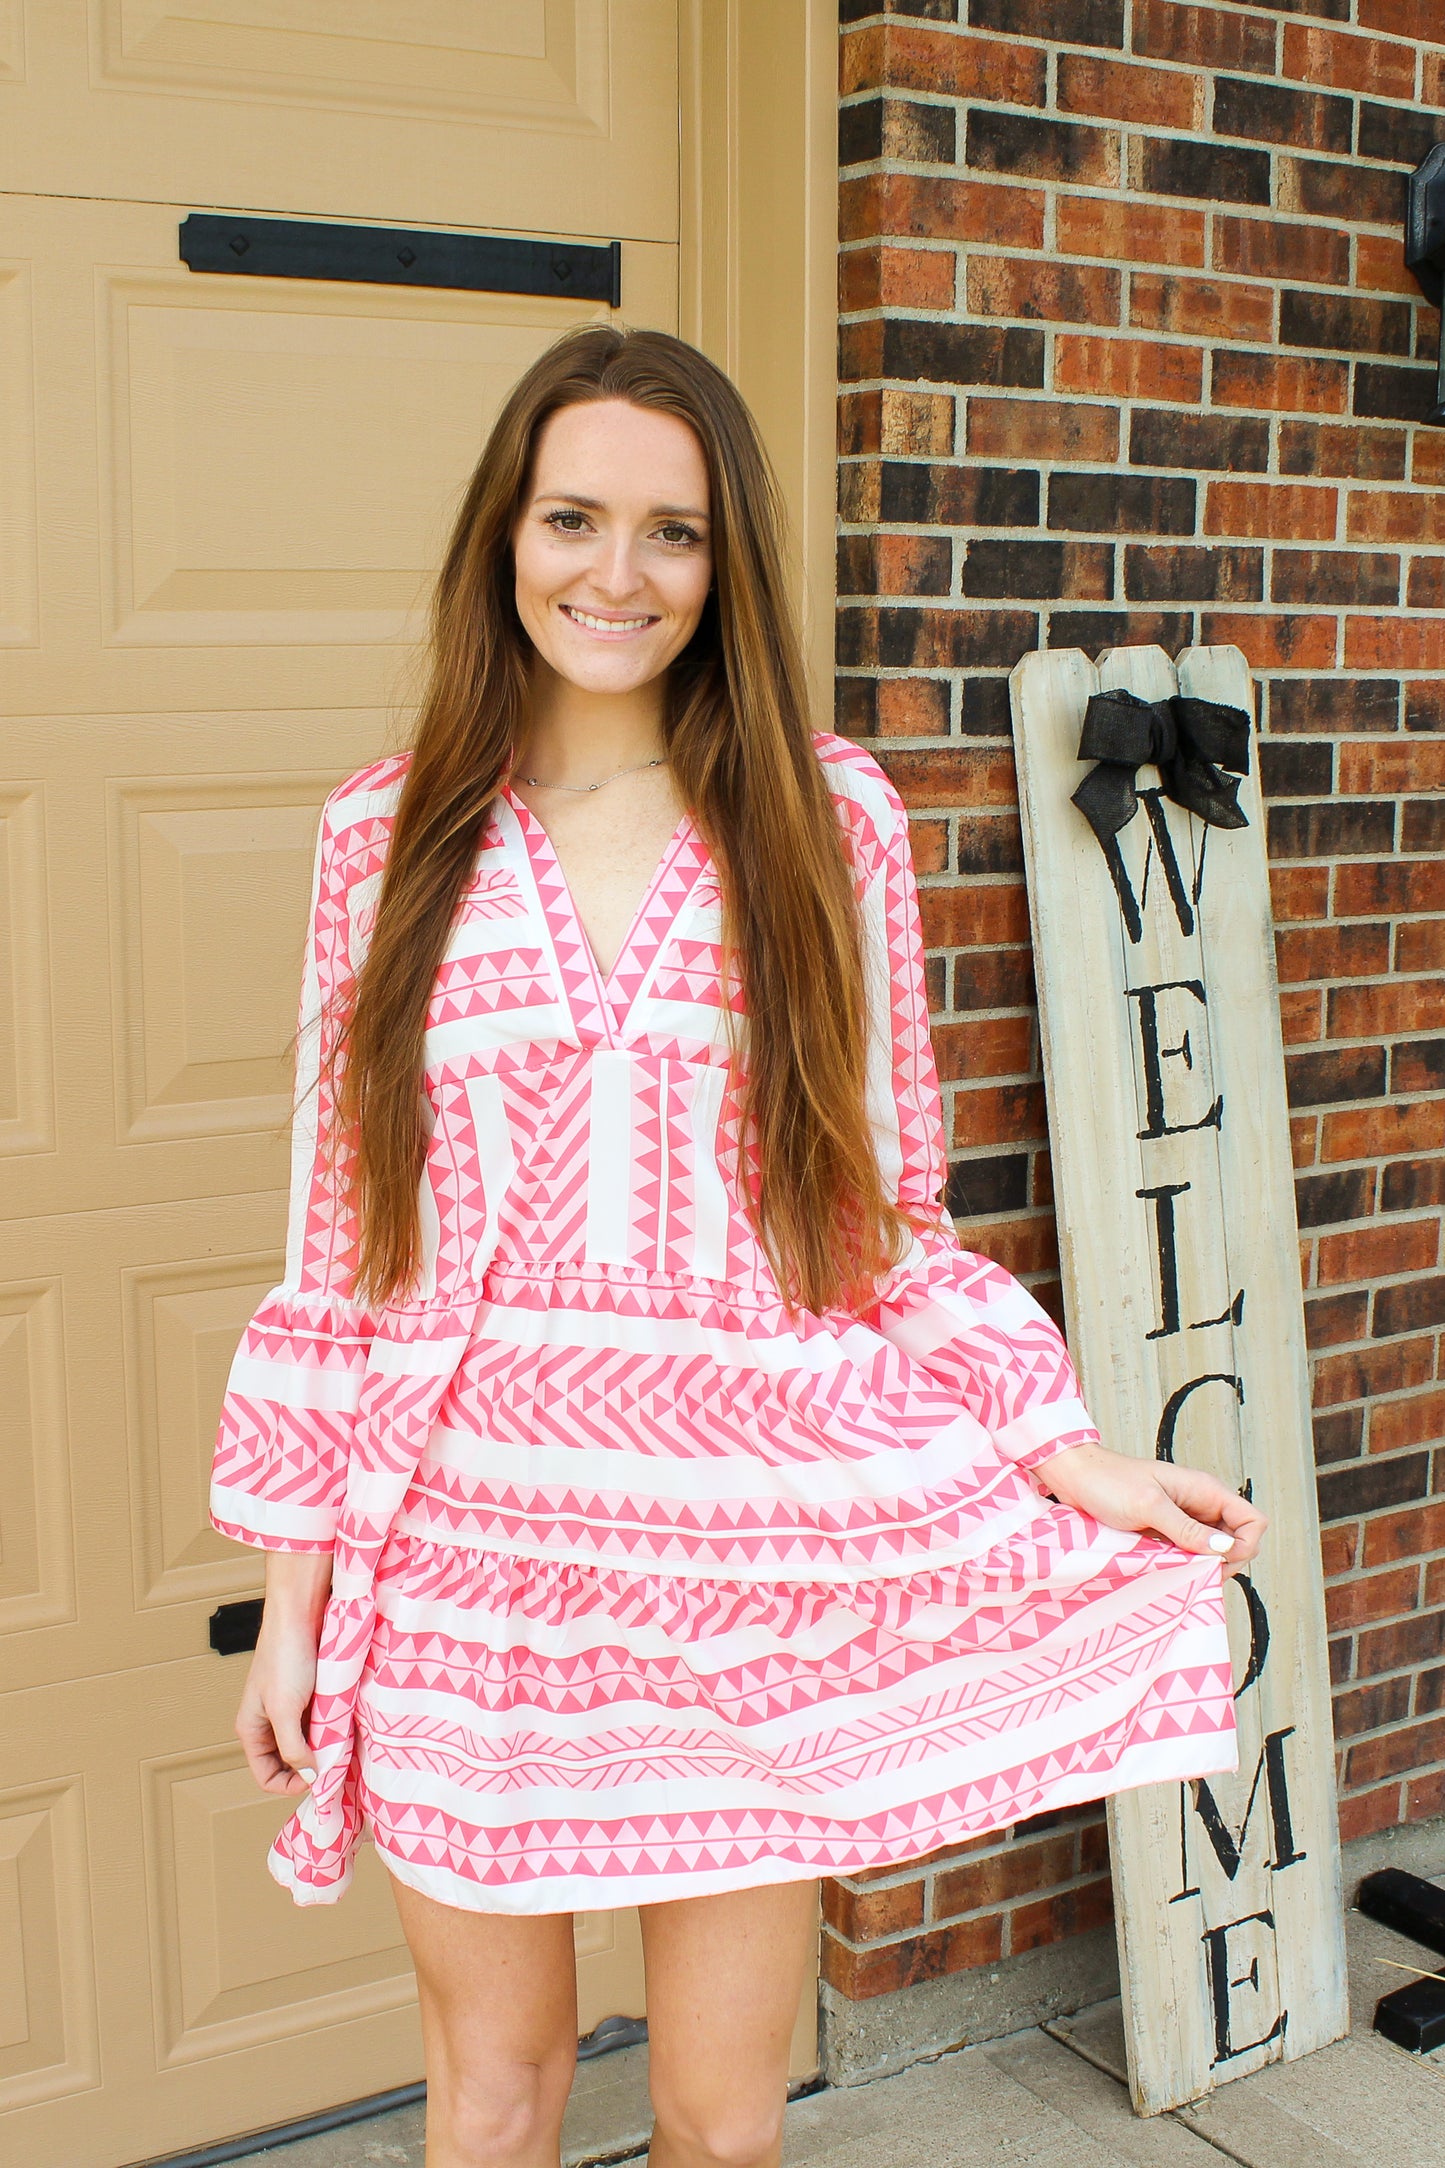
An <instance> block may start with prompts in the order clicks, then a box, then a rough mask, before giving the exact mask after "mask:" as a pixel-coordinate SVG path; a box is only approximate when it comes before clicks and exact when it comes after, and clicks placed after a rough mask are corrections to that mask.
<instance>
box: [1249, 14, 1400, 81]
mask: <svg viewBox="0 0 1445 2168" xmlns="http://www.w3.org/2000/svg"><path fill="white" fill-rule="evenodd" d="M1281 73H1282V74H1284V75H1287V76H1292V77H1293V79H1294V81H1295V82H1297V83H1308V84H1310V85H1312V86H1313V85H1315V84H1320V83H1326V84H1328V85H1330V87H1331V88H1332V89H1334V90H1369V91H1374V92H1375V93H1376V94H1377V95H1378V96H1380V97H1382V98H1413V97H1414V95H1415V53H1414V48H1413V47H1411V46H1408V45H1393V44H1390V43H1388V42H1387V41H1385V40H1384V39H1381V38H1354V37H1351V36H1350V35H1349V33H1348V32H1347V31H1342V30H1324V29H1316V28H1314V27H1313V26H1310V25H1306V24H1304V23H1286V24H1285V31H1284V66H1283V69H1282V70H1281Z"/></svg>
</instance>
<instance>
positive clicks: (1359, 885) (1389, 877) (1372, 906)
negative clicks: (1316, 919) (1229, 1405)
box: [1335, 858, 1445, 967]
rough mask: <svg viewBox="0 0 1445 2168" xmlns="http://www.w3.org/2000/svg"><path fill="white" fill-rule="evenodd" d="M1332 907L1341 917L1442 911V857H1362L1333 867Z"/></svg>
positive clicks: (1444, 872) (1444, 865) (1444, 899)
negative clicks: (1379, 859)
mask: <svg viewBox="0 0 1445 2168" xmlns="http://www.w3.org/2000/svg"><path fill="white" fill-rule="evenodd" d="M1335 909H1336V911H1337V912H1338V913H1339V915H1340V917H1341V918H1367V917H1371V916H1373V915H1374V914H1375V913H1377V912H1379V913H1387V914H1390V915H1392V916H1393V915H1394V914H1395V913H1398V912H1425V911H1445V859H1441V858H1394V859H1386V860H1385V861H1384V862H1383V863H1370V862H1367V861H1366V860H1363V859H1361V860H1358V861H1356V862H1355V863H1354V864H1349V865H1340V866H1336V868H1335ZM1401 931H1402V932H1403V931H1404V929H1403V928H1402V929H1401ZM1399 964H1400V959H1399V958H1398V957H1397V958H1396V965H1397V967H1398V966H1399Z"/></svg>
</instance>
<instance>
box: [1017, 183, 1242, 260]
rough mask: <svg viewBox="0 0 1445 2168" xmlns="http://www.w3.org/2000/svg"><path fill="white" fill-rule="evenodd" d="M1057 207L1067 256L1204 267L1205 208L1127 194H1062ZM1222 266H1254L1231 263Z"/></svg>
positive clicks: (1061, 242) (1060, 241) (1061, 246)
mask: <svg viewBox="0 0 1445 2168" xmlns="http://www.w3.org/2000/svg"><path fill="white" fill-rule="evenodd" d="M1056 208H1057V217H1058V225H1057V232H1058V240H1057V243H1056V246H1057V248H1058V250H1059V253H1060V254H1061V255H1063V256H1108V257H1111V258H1113V257H1117V258H1121V259H1122V260H1123V261H1125V262H1127V263H1149V264H1158V263H1167V264H1178V265H1186V266H1187V265H1191V264H1193V265H1196V266H1200V267H1202V266H1203V263H1204V213H1203V211H1184V210H1178V209H1175V208H1173V207H1171V206H1170V205H1167V204H1162V203H1141V202H1139V201H1138V200H1137V198H1129V197H1124V196H1060V197H1059V199H1058V203H1057V206H1056ZM1222 268H1224V269H1226V270H1234V269H1236V268H1238V269H1240V270H1244V269H1247V268H1249V267H1248V266H1246V265H1243V264H1241V265H1239V266H1237V267H1236V266H1235V265H1232V264H1229V265H1224V266H1222Z"/></svg>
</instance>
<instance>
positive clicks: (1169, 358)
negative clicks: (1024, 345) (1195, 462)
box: [1054, 332, 1333, 531]
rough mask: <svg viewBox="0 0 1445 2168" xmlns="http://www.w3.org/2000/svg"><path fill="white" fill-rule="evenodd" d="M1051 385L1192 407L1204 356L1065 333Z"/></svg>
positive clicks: (1191, 349)
mask: <svg viewBox="0 0 1445 2168" xmlns="http://www.w3.org/2000/svg"><path fill="white" fill-rule="evenodd" d="M1054 384H1055V386H1056V388H1057V389H1058V390H1060V391H1092V392H1098V393H1101V394H1103V395H1104V396H1106V397H1113V398H1119V399H1162V400H1167V401H1173V402H1179V403H1181V404H1185V405H1194V404H1196V403H1197V402H1198V400H1199V399H1200V397H1201V396H1202V392H1203V385H1204V355H1203V352H1202V351H1201V349H1200V348H1199V347H1197V346H1160V345H1158V344H1156V342H1155V341H1154V340H1152V339H1101V338H1093V337H1090V336H1089V335H1088V334H1086V333H1068V332H1065V333H1061V334H1060V336H1059V337H1058V338H1056V339H1055V341H1054ZM1330 494H1333V492H1331V493H1330ZM1331 531H1333V530H1331Z"/></svg>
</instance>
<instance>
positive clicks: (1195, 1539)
mask: <svg viewBox="0 0 1445 2168" xmlns="http://www.w3.org/2000/svg"><path fill="white" fill-rule="evenodd" d="M875 774H876V775H877V780H878V783H879V785H880V786H881V791H880V797H881V799H882V800H883V803H882V804H881V805H880V807H879V810H878V813H877V815H876V817H875V818H876V825H875V822H874V821H870V823H869V825H870V827H871V828H872V829H873V832H872V833H871V834H870V835H869V836H868V837H867V838H866V839H860V842H859V846H858V848H857V859H858V861H859V863H860V866H861V868H862V869H863V870H865V871H866V879H865V880H864V882H863V884H862V894H861V898H860V901H861V908H862V915H863V930H864V941H865V945H866V949H867V952H868V963H869V980H870V1009H871V1012H872V1016H873V1023H874V1034H873V1036H874V1059H873V1062H872V1063H871V1065H870V1068H871V1076H872V1085H871V1089H870V1111H871V1113H872V1116H873V1125H874V1131H875V1135H876V1136H877V1138H878V1141H879V1159H880V1164H881V1165H882V1167H883V1169H884V1173H885V1176H886V1178H887V1179H888V1183H889V1187H890V1189H891V1190H892V1192H893V1194H894V1195H895V1197H896V1198H897V1201H898V1202H899V1203H900V1204H901V1205H902V1206H903V1207H904V1208H905V1209H906V1210H907V1211H909V1212H910V1214H912V1215H913V1216H914V1217H915V1218H916V1219H917V1220H918V1221H919V1222H920V1223H921V1225H920V1232H919V1235H918V1239H917V1241H916V1242H915V1245H914V1248H913V1251H912V1254H911V1255H910V1256H909V1257H908V1258H905V1259H904V1260H903V1262H902V1263H901V1264H900V1265H899V1266H898V1267H896V1268H895V1271H894V1272H893V1273H892V1274H891V1275H890V1276H889V1278H888V1280H887V1281H885V1282H884V1284H883V1286H882V1288H881V1289H880V1300H879V1304H878V1308H877V1311H876V1313H875V1314H874V1317H873V1322H874V1323H876V1325H877V1327H878V1329H879V1330H880V1331H882V1332H883V1333H884V1334H885V1335H886V1336H887V1337H888V1338H889V1339H892V1340H894V1341H896V1342H897V1343H898V1345H899V1346H901V1347H902V1348H903V1349H904V1350H905V1351H906V1352H907V1353H908V1354H909V1355H910V1356H911V1357H913V1359H914V1360H915V1361H917V1362H919V1363H920V1364H921V1365H922V1366H923V1367H924V1368H925V1369H926V1370H928V1371H929V1372H930V1373H931V1374H932V1375H933V1376H934V1377H936V1378H937V1379H938V1380H939V1382H940V1383H941V1384H943V1385H945V1386H946V1387H948V1389H949V1390H951V1391H953V1392H956V1393H957V1394H958V1396H959V1398H960V1400H961V1401H962V1402H963V1404H964V1405H965V1406H966V1407H967V1408H968V1409H969V1411H970V1413H971V1414H973V1415H975V1416H976V1417H977V1418H978V1420H979V1421H980V1422H981V1423H983V1425H984V1426H985V1428H986V1429H987V1430H988V1431H989V1432H990V1434H991V1436H992V1437H993V1438H994V1440H995V1442H996V1444H998V1445H999V1447H1000V1448H1001V1449H1002V1450H1003V1451H1004V1452H1005V1453H1007V1454H1008V1456H1009V1457H1010V1458H1011V1459H1013V1460H1015V1461H1017V1462H1018V1463H1019V1464H1020V1465H1021V1466H1024V1467H1027V1468H1029V1469H1031V1470H1032V1471H1033V1472H1034V1475H1035V1477H1036V1478H1037V1479H1038V1480H1039V1481H1040V1482H1042V1484H1043V1485H1044V1487H1045V1488H1046V1489H1047V1490H1048V1491H1049V1492H1050V1493H1051V1494H1052V1495H1053V1496H1054V1497H1055V1498H1058V1499H1059V1500H1061V1501H1062V1502H1063V1503H1064V1504H1066V1505H1071V1506H1076V1507H1078V1508H1079V1509H1080V1510H1081V1511H1082V1512H1085V1513H1089V1514H1092V1515H1093V1517H1094V1518H1095V1519H1096V1520H1099V1521H1102V1522H1103V1523H1104V1525H1105V1526H1106V1527H1108V1528H1118V1529H1127V1530H1131V1531H1136V1530H1137V1531H1145V1530H1147V1531H1150V1532H1152V1533H1154V1534H1156V1535H1160V1536H1163V1537H1164V1538H1166V1539H1167V1540H1168V1541H1169V1542H1171V1543H1176V1544H1178V1545H1179V1546H1180V1547H1181V1548H1182V1549H1184V1550H1187V1551H1195V1552H1200V1553H1204V1552H1214V1553H1215V1554H1216V1555H1218V1556H1221V1557H1225V1558H1226V1559H1227V1562H1228V1563H1227V1567H1226V1570H1227V1571H1229V1572H1233V1571H1235V1570H1237V1569H1238V1568H1239V1567H1240V1566H1243V1565H1245V1564H1246V1563H1247V1562H1248V1561H1249V1560H1250V1559H1251V1558H1253V1557H1254V1556H1255V1554H1256V1552H1257V1551H1258V1549H1259V1545H1260V1541H1261V1539H1262V1537H1263V1535H1264V1531H1265V1525H1266V1523H1265V1518H1264V1515H1263V1514H1262V1513H1261V1512H1260V1511H1259V1510H1258V1508H1257V1507H1255V1506H1253V1505H1251V1504H1249V1503H1248V1502H1247V1501H1246V1500H1245V1499H1243V1498H1241V1497H1239V1496H1238V1495H1237V1494H1236V1493H1235V1492H1234V1491H1232V1490H1230V1489H1229V1487H1228V1486H1227V1485H1226V1484H1224V1483H1221V1482H1220V1481H1219V1480H1218V1479H1217V1478H1216V1477H1214V1476H1212V1475H1207V1474H1205V1473H1204V1472H1203V1470H1201V1469H1196V1468H1183V1467H1175V1466H1173V1465H1172V1464H1168V1463H1164V1462H1156V1461H1152V1460H1144V1459H1142V1458H1136V1457H1134V1456H1133V1455H1130V1454H1122V1453H1114V1452H1110V1451H1109V1450H1108V1449H1107V1448H1106V1447H1105V1446H1104V1445H1103V1443H1102V1442H1101V1441H1100V1438H1099V1434H1098V1431H1097V1429H1096V1428H1095V1427H1094V1425H1093V1423H1092V1421H1091V1420H1090V1418H1089V1415H1088V1411H1087V1410H1086V1409H1085V1407H1084V1405H1083V1402H1082V1400H1081V1398H1080V1394H1079V1385H1078V1380H1077V1378H1076V1376H1075V1374H1074V1369H1073V1365H1072V1363H1071V1361H1070V1359H1069V1354H1068V1351H1067V1349H1066V1347H1065V1345H1064V1340H1063V1336H1062V1334H1061V1333H1060V1332H1059V1331H1058V1329H1057V1327H1056V1326H1055V1325H1054V1323H1053V1321H1052V1319H1051V1318H1049V1317H1048V1316H1047V1314H1046V1313H1045V1312H1044V1311H1043V1310H1042V1309H1041V1308H1040V1306H1039V1304H1038V1303H1037V1302H1036V1301H1035V1300H1034V1298H1033V1297H1032V1296H1031V1295H1030V1294H1029V1293H1028V1291H1027V1289H1026V1288H1024V1287H1023V1286H1022V1285H1021V1283H1020V1282H1019V1281H1017V1280H1016V1279H1014V1278H1013V1276H1012V1275H1011V1274H1010V1273H1008V1272H1006V1271H1005V1270H1004V1268H1003V1267H1002V1266H1000V1265H997V1264H995V1263H993V1262H992V1261H991V1260H989V1259H985V1258H980V1257H974V1256H971V1255H969V1254H968V1253H967V1252H966V1251H964V1250H963V1248H962V1247H961V1245H960V1243H959V1240H958V1237H957V1234H956V1232H955V1230H954V1227H953V1222H952V1219H951V1217H950V1215H949V1214H948V1212H947V1210H946V1209H945V1208H944V1207H943V1205H942V1201H941V1200H942V1190H943V1184H944V1181H945V1178H946V1176H947V1171H948V1168H947V1156H946V1153H945V1149H944V1139H943V1110H942V1105H941V1102H940V1096H939V1089H938V1075H937V1070H936V1068H935V1066H934V1060H933V1051H932V1046H931V1043H930V1039H929V1030H928V1003H927V994H926V991H925V986H924V975H923V935H922V929H921V926H920V922H919V910H918V895H917V884H916V881H915V878H914V872H913V861H912V857H911V854H910V851H909V846H908V821H907V814H906V812H905V810H904V807H903V805H902V803H901V801H900V800H899V799H898V797H897V794H896V793H895V792H894V790H893V788H892V786H891V784H889V783H888V781H887V778H886V777H884V776H883V775H882V773H881V771H876V770H875ZM1226 1537H1228V1538H1229V1539H1230V1540H1229V1541H1227V1542H1226V1541H1225V1538H1226Z"/></svg>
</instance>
